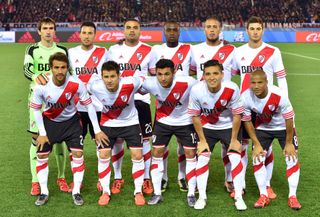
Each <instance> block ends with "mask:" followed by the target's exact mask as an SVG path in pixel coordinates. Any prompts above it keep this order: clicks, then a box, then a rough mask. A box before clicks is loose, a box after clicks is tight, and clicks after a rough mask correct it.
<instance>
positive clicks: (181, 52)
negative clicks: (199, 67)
mask: <svg viewBox="0 0 320 217" xmlns="http://www.w3.org/2000/svg"><path fill="white" fill-rule="evenodd" d="M189 50H190V45H188V44H183V45H181V46H180V47H179V49H178V50H177V51H176V53H175V54H174V55H173V57H172V58H171V60H172V62H173V63H174V65H178V64H182V63H183V61H184V60H185V59H186V57H187V54H188V52H189Z"/></svg>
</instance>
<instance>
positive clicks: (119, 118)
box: [88, 77, 142, 127]
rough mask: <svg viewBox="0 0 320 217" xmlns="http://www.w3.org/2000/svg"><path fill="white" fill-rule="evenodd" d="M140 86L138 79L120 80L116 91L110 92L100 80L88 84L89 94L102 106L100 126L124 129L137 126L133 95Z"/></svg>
mask: <svg viewBox="0 0 320 217" xmlns="http://www.w3.org/2000/svg"><path fill="white" fill-rule="evenodd" d="M141 84H142V80H141V79H140V78H138V77H126V78H120V81H119V87H118V90H117V91H116V92H110V91H108V89H107V88H106V86H105V84H104V82H103V81H102V80H99V81H95V82H92V83H90V84H89V85H88V90H89V92H90V93H91V94H92V95H95V96H96V97H97V98H98V100H99V101H100V102H101V103H102V104H103V110H102V112H101V121H100V125H102V126H106V127H126V126H131V125H135V124H139V119H138V112H137V109H136V107H135V105H134V94H135V93H136V92H137V90H138V89H139V88H140V87H141Z"/></svg>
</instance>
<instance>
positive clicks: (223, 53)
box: [212, 45, 234, 64]
mask: <svg viewBox="0 0 320 217" xmlns="http://www.w3.org/2000/svg"><path fill="white" fill-rule="evenodd" d="M233 50H234V46H231V45H224V46H222V47H220V48H219V50H218V51H217V52H216V53H215V55H214V56H213V57H212V59H213V60H218V61H219V63H220V64H223V63H224V61H226V59H227V58H228V56H229V55H230V54H231V53H232V51H233Z"/></svg>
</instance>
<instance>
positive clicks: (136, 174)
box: [132, 170, 144, 179]
mask: <svg viewBox="0 0 320 217" xmlns="http://www.w3.org/2000/svg"><path fill="white" fill-rule="evenodd" d="M142 175H144V170H138V171H136V172H134V173H132V178H133V179H137V178H139V177H140V176H142Z"/></svg>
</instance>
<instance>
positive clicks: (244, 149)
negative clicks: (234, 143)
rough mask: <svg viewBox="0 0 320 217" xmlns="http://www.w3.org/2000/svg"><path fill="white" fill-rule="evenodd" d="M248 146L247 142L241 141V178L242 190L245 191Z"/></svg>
mask: <svg viewBox="0 0 320 217" xmlns="http://www.w3.org/2000/svg"><path fill="white" fill-rule="evenodd" d="M248 146H249V140H242V152H241V161H242V167H243V168H242V174H241V175H242V177H243V186H242V188H243V189H246V172H247V166H248Z"/></svg>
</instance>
